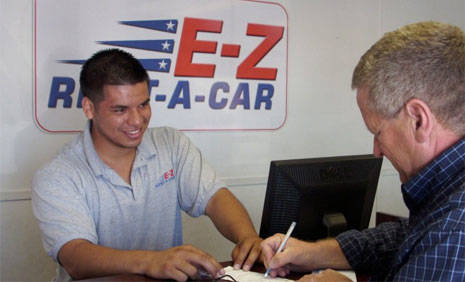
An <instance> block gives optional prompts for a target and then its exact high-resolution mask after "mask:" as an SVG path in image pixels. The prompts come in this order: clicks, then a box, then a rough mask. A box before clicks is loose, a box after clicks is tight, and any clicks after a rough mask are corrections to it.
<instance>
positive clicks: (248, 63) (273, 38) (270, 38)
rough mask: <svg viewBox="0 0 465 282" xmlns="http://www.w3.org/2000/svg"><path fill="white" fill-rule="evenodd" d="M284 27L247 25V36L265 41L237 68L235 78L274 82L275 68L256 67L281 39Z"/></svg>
mask: <svg viewBox="0 0 465 282" xmlns="http://www.w3.org/2000/svg"><path fill="white" fill-rule="evenodd" d="M283 32H284V27H282V26H272V25H262V24H251V23H249V24H248V25H247V35H252V36H264V37H265V39H264V40H263V41H262V42H261V43H260V44H259V45H258V46H257V48H255V50H253V51H252V52H251V53H250V55H249V56H248V57H247V58H245V60H244V61H243V62H242V63H241V64H240V65H239V67H238V68H237V73H236V78H246V79H247V78H248V79H266V80H275V79H276V74H277V72H278V70H277V69H276V68H259V67H256V65H257V64H258V63H259V62H260V61H261V60H262V59H263V58H264V57H265V56H266V54H268V52H270V50H271V49H273V47H274V46H275V45H276V44H277V43H278V42H279V41H280V40H281V38H283Z"/></svg>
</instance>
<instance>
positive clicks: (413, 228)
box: [262, 22, 465, 281]
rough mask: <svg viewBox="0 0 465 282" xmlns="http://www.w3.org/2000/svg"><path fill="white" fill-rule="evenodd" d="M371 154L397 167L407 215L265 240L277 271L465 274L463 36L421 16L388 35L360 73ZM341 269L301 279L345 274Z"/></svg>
mask: <svg viewBox="0 0 465 282" xmlns="http://www.w3.org/2000/svg"><path fill="white" fill-rule="evenodd" d="M352 88H353V89H356V90H357V103H358V106H359V108H360V112H361V114H362V116H363V119H364V121H365V124H366V126H367V128H368V130H369V131H370V132H371V133H373V135H374V143H373V147H374V148H373V151H374V154H375V155H377V156H386V157H387V158H388V159H389V160H390V161H391V163H392V164H393V166H394V167H395V168H396V170H397V171H398V172H399V175H400V180H401V182H402V188H401V189H402V194H403V197H404V202H405V204H406V205H407V207H408V209H409V211H410V217H409V219H408V220H405V221H401V222H390V223H384V224H381V225H379V226H377V227H376V228H372V229H367V230H364V231H357V230H351V231H347V232H345V233H342V234H340V235H339V236H337V237H336V238H334V239H326V240H322V241H318V242H315V243H309V242H302V241H299V240H296V239H291V240H289V241H288V243H287V246H286V248H285V250H284V251H283V252H282V253H279V254H276V250H277V248H278V246H279V244H280V242H281V240H282V238H283V235H282V234H277V235H275V236H272V237H270V238H268V239H266V240H265V241H263V242H262V250H263V253H264V256H265V264H266V265H267V266H270V267H271V268H272V271H271V275H272V276H276V275H280V276H283V275H286V274H287V273H288V272H289V271H290V270H294V271H311V270H314V269H326V268H332V269H354V270H356V271H361V272H365V273H370V274H371V275H372V276H371V279H372V280H375V281H379V280H387V281H399V280H400V281H465V184H464V182H465V138H464V135H465V34H464V33H463V31H462V30H461V29H459V28H458V27H455V26H452V25H448V24H443V23H438V22H420V23H415V24H411V25H407V26H404V27H402V28H399V29H397V30H395V31H393V32H389V33H386V34H385V35H384V36H383V37H382V38H381V39H380V40H379V41H378V42H376V43H375V44H374V45H373V46H372V47H371V48H370V49H369V50H368V51H367V52H366V53H365V54H364V55H363V56H362V58H361V59H360V61H359V63H358V65H357V66H356V68H355V70H354V74H353V79H352ZM339 275H340V274H338V273H336V272H335V271H333V270H326V271H323V272H320V273H319V274H311V275H307V276H304V277H303V278H302V280H303V281H318V280H326V281H340V280H344V279H345V278H344V277H342V276H339Z"/></svg>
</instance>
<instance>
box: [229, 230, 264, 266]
mask: <svg viewBox="0 0 465 282" xmlns="http://www.w3.org/2000/svg"><path fill="white" fill-rule="evenodd" d="M262 241H263V240H262V238H260V237H258V236H250V237H246V238H244V239H243V240H242V241H240V242H238V243H237V245H236V247H235V248H234V249H233V251H232V254H231V256H232V259H233V262H234V264H233V266H234V269H241V268H242V269H243V270H246V271H249V270H250V268H252V266H253V264H254V263H255V261H256V260H257V259H261V258H260V254H261V248H260V243H261V242H262Z"/></svg>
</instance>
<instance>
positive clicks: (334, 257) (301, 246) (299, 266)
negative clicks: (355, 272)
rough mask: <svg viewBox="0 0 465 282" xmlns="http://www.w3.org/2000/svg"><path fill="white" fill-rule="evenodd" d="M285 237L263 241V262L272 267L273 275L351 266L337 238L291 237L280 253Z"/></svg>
mask: <svg viewBox="0 0 465 282" xmlns="http://www.w3.org/2000/svg"><path fill="white" fill-rule="evenodd" d="M282 240H284V234H276V235H273V236H271V237H269V238H267V239H265V240H263V242H262V244H261V248H262V256H263V260H264V262H263V263H264V264H265V266H266V267H271V271H270V276H271V277H276V276H277V275H279V276H286V275H287V274H288V273H289V271H297V272H310V271H312V270H314V269H326V268H334V269H351V267H350V265H349V262H348V261H347V259H346V257H345V256H344V253H343V252H342V250H341V247H340V246H339V243H338V242H337V241H336V240H335V239H324V240H320V241H317V242H305V241H300V240H297V239H295V238H289V240H288V241H287V243H286V246H284V250H283V251H282V252H280V253H279V254H277V253H276V251H277V250H278V248H279V245H280V244H281V242H282ZM330 274H331V273H330ZM338 274H339V273H338ZM322 276H323V277H325V276H326V275H322Z"/></svg>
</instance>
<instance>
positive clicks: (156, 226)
mask: <svg viewBox="0 0 465 282" xmlns="http://www.w3.org/2000/svg"><path fill="white" fill-rule="evenodd" d="M221 187H225V185H224V183H222V182H221V181H219V180H218V179H217V177H216V173H215V171H214V170H213V169H212V167H211V166H210V165H209V164H208V163H207V162H206V160H205V159H204V157H203V156H202V154H201V153H200V151H199V150H198V149H197V148H196V147H195V146H194V145H193V144H192V143H191V142H190V140H189V139H188V138H187V137H186V136H185V135H184V134H182V133H181V132H179V131H176V130H174V129H172V128H168V127H160V128H150V129H147V131H146V133H145V134H144V137H143V140H142V143H141V144H140V145H139V146H138V148H137V153H136V158H135V161H134V165H133V168H132V172H131V185H129V184H128V183H126V182H125V181H124V180H123V179H122V178H121V177H120V176H119V175H118V174H117V173H116V172H115V171H114V170H113V169H111V168H110V167H108V166H107V165H106V164H105V163H104V162H103V161H102V160H101V159H100V158H99V156H98V155H97V153H96V151H95V149H94V146H93V143H92V139H91V135H90V131H89V122H88V123H87V126H86V129H85V130H84V132H83V133H81V134H79V135H78V136H76V138H75V139H74V140H73V141H71V142H70V143H69V144H67V145H66V146H65V147H64V148H63V150H62V151H61V153H60V154H59V155H58V156H57V157H55V158H54V159H53V160H52V161H51V162H50V163H48V164H47V165H46V166H45V167H43V168H42V169H40V170H39V171H38V172H37V173H36V175H35V176H34V179H33V185H32V207H33V211H34V214H35V216H36V218H37V220H38V222H39V227H40V230H41V232H42V237H43V244H44V248H45V250H46V252H47V253H48V255H50V256H51V257H52V258H53V259H55V260H57V255H58V251H59V250H60V248H61V247H62V246H63V245H64V244H65V243H66V242H68V241H70V240H73V239H86V240H88V241H90V242H92V243H94V244H98V245H101V246H107V247H111V248H115V249H122V250H135V249H143V250H163V249H167V248H171V247H173V246H178V245H182V223H181V210H183V211H185V212H187V213H188V214H189V215H191V216H194V217H197V216H200V215H202V214H204V212H205V208H206V205H207V204H208V201H209V200H210V198H211V196H213V194H214V193H215V192H216V191H217V190H218V189H220V188H221ZM59 272H60V274H59V277H58V278H59V280H63V279H64V280H66V279H69V276H68V275H67V273H66V272H65V271H64V269H63V268H62V267H61V266H60V269H59ZM66 276H67V277H66Z"/></svg>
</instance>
